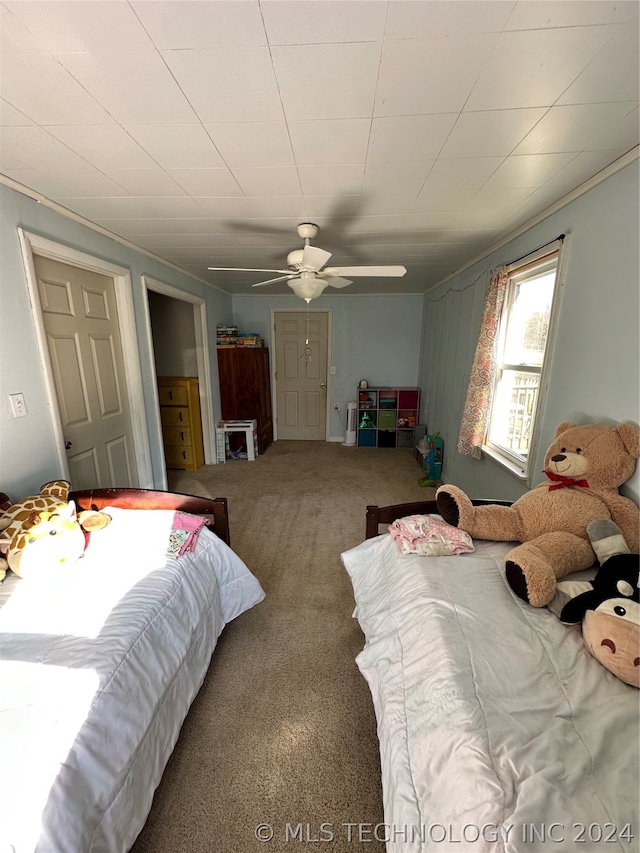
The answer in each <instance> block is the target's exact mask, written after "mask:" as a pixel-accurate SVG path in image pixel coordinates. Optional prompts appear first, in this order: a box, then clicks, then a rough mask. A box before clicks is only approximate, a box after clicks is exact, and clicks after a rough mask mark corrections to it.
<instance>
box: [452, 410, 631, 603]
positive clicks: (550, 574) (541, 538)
mask: <svg viewBox="0 0 640 853" xmlns="http://www.w3.org/2000/svg"><path fill="white" fill-rule="evenodd" d="M638 456H640V429H639V428H638V427H637V426H636V425H635V424H631V423H621V424H618V425H617V426H609V425H606V424H585V425H583V426H577V425H576V424H574V423H572V422H571V421H565V422H564V423H561V424H560V425H559V426H558V428H557V429H556V432H555V438H554V441H553V443H552V444H551V446H550V447H549V448H548V450H547V452H546V454H545V461H544V473H545V474H546V475H547V477H548V478H549V480H550V481H551V482H549V483H540V484H539V485H537V486H535V487H534V488H533V489H531V490H530V491H529V492H527V493H526V494H525V495H523V496H522V497H521V498H519V499H518V500H517V501H515V503H513V504H512V505H511V506H510V507H504V506H497V505H493V506H492V505H488V506H480V507H474V506H473V504H472V503H471V501H470V500H469V498H468V497H467V495H466V494H465V493H464V492H463V491H462V489H459V488H457V487H456V486H451V485H448V484H447V485H444V486H440V488H439V489H438V491H437V492H436V501H437V505H438V512H439V513H440V515H441V516H442V517H443V518H444V520H445V521H446V522H448V523H449V524H451V525H453V526H454V527H460V528H461V529H462V530H464V531H465V532H466V533H469V534H470V535H471V536H472V537H474V538H476V539H493V540H496V541H500V542H520V543H522V544H520V545H517V546H516V547H515V548H513V549H512V550H511V551H509V552H508V554H507V555H506V576H507V581H508V583H509V585H510V586H511V588H512V589H513V591H514V592H515V593H516V594H517V595H518V596H520V598H522V599H524V600H525V601H528V602H529V603H530V604H532V605H533V606H534V607H543V606H544V605H545V604H548V603H549V602H550V601H551V600H552V598H553V597H554V595H555V591H556V582H557V581H558V580H559V579H560V578H563V577H564V576H565V575H568V574H569V573H570V572H577V571H580V570H581V569H586V568H589V567H590V566H591V565H593V563H594V562H595V554H594V551H593V548H592V547H591V543H590V541H589V535H588V533H587V525H588V524H589V522H590V521H593V520H594V519H598V518H610V519H612V520H613V521H614V522H616V524H618V526H619V527H620V528H621V530H622V533H623V535H624V538H625V540H626V541H627V543H628V545H629V547H630V548H631V550H632V551H633V552H638V551H639V550H640V543H639V541H638V540H639V537H640V510H639V509H638V507H637V506H636V505H635V504H634V503H633V501H631V500H630V499H629V498H625V497H623V496H622V495H620V494H619V492H618V487H619V486H621V485H622V484H623V483H624V482H625V481H626V480H628V479H629V477H630V476H631V474H632V473H633V471H634V470H635V465H636V459H637V458H638Z"/></svg>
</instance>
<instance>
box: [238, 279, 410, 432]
mask: <svg viewBox="0 0 640 853" xmlns="http://www.w3.org/2000/svg"><path fill="white" fill-rule="evenodd" d="M422 301H423V297H422V295H409V296H406V295H405V296H348V295H347V294H340V295H339V296H333V295H332V294H331V293H327V291H325V292H324V293H323V294H322V296H321V297H320V298H319V299H318V301H317V302H312V303H310V306H309V310H310V311H314V310H318V311H328V310H331V312H332V318H331V363H332V364H333V365H334V367H335V368H336V373H335V375H333V376H330V377H329V379H330V385H329V406H330V412H331V422H330V429H329V438H330V439H333V440H338V439H339V440H340V441H343V440H344V434H345V426H346V421H345V411H346V404H347V403H348V402H349V401H350V400H355V399H357V397H356V389H357V385H358V382H359V380H360V379H366V380H367V381H368V382H369V385H409V386H415V385H417V384H418V369H419V363H420V358H419V357H420V337H421V331H420V330H421V325H422ZM272 309H273V310H275V311H306V305H305V303H304V302H303V301H302V300H301V299H299V298H298V297H297V296H268V295H265V296H253V295H252V296H234V297H233V316H234V322H235V323H236V324H237V325H238V326H239V327H240V328H241V330H242V331H246V332H258V334H260V335H261V336H262V337H263V338H264V340H265V345H266V346H269V348H270V350H271V353H272V356H271V357H272V358H273V347H272V346H271V338H272V330H271V322H272V321H271V311H272ZM336 403H340V404H342V414H341V415H340V414H338V412H336V411H335V410H334V405H335V404H336Z"/></svg>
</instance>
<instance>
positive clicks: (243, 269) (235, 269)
mask: <svg viewBox="0 0 640 853" xmlns="http://www.w3.org/2000/svg"><path fill="white" fill-rule="evenodd" d="M207 269H208V270H217V271H218V272H281V273H289V272H290V270H265V269H262V268H256V267H251V268H249V267H207Z"/></svg>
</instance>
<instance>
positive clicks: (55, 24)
mask: <svg viewBox="0 0 640 853" xmlns="http://www.w3.org/2000/svg"><path fill="white" fill-rule="evenodd" d="M5 5H6V6H7V8H8V9H10V10H11V11H12V12H13V14H14V15H15V16H16V17H17V18H19V19H20V21H22V23H23V24H24V25H25V26H26V27H27V28H28V30H29V31H30V32H31V33H32V34H33V35H34V36H35V38H36V39H38V41H39V42H41V43H42V44H43V45H44V46H45V48H46V49H47V50H48V51H50V52H51V53H58V52H60V53H67V52H69V53H72V52H74V51H87V52H91V51H100V50H113V51H125V50H127V51H128V50H149V49H150V48H151V47H153V45H152V43H151V41H150V39H149V37H148V36H147V34H146V32H145V31H144V28H143V27H142V26H141V24H140V21H139V20H138V18H137V17H136V15H135V14H134V13H133V10H132V9H131V7H130V6H129V4H128V3H122V2H121V3H114V2H112V0H91V2H90V3H86V2H85V3H83V2H77V0H55V2H54V3H52V2H49V0H29V2H28V3H25V2H8V3H5Z"/></svg>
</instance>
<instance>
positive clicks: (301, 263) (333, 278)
mask: <svg viewBox="0 0 640 853" xmlns="http://www.w3.org/2000/svg"><path fill="white" fill-rule="evenodd" d="M318 230H319V229H318V226H317V225H314V224H313V223H311V222H303V223H301V224H300V225H298V235H299V236H300V237H301V238H302V239H303V240H304V249H295V250H294V251H293V252H289V254H288V255H287V264H288V269H286V270H271V269H246V268H244V267H208V269H210V270H214V271H218V272H222V271H225V272H228V271H231V272H277V273H280V275H279V276H278V277H277V278H270V279H268V280H267V281H259V282H258V283H257V284H254V285H252V287H264V286H265V285H266V284H274V283H275V282H277V281H286V282H287V284H288V285H289V287H290V288H291V289H292V290H293V292H294V293H295V294H296V296H299V297H300V298H301V299H304V301H305V302H307V303H309V302H311V300H312V299H317V297H318V296H320V294H321V293H322V291H323V290H324V289H325V287H327V285H329V287H336V288H342V287H348V285H350V284H353V282H352V281H351V280H350V279H348V278H343V276H346V275H349V276H354V277H356V276H388V277H400V276H403V275H404V274H405V273H406V271H407V270H406V268H405V267H402V266H375V267H326V268H324V269H323V267H324V265H325V264H326V263H327V261H328V260H329V258H330V257H331V252H325V251H324V249H318V248H317V247H316V246H311V245H310V243H311V240H313V238H314V237H315V236H316V235H317V234H318Z"/></svg>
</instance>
